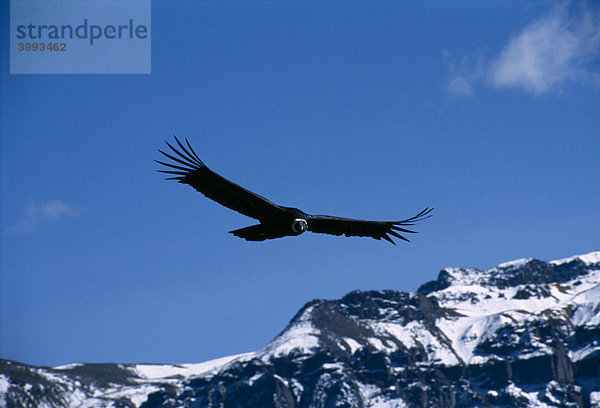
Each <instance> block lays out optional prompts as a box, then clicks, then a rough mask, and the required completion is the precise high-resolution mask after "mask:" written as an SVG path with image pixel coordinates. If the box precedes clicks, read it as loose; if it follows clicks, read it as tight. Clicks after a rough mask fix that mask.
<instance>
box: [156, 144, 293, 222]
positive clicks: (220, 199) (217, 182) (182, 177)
mask: <svg viewBox="0 0 600 408" xmlns="http://www.w3.org/2000/svg"><path fill="white" fill-rule="evenodd" d="M175 141H176V142H177V145H178V146H179V149H180V150H177V149H176V148H174V147H173V146H171V144H169V142H166V143H167V146H169V148H170V149H171V150H172V153H173V154H169V153H165V152H163V151H162V150H160V149H159V150H158V151H159V152H161V153H162V154H163V155H165V156H166V157H167V158H168V159H171V160H173V161H174V162H176V163H177V164H173V163H165V162H161V161H158V160H155V161H156V162H157V163H159V164H162V165H163V166H167V167H169V168H170V169H169V170H159V171H160V172H161V173H167V174H174V175H175V176H174V177H169V178H168V179H167V180H177V181H179V182H180V183H184V184H189V185H190V186H192V187H194V188H195V189H196V190H197V191H199V192H201V193H202V194H204V195H205V196H206V197H208V198H210V199H211V200H214V201H216V202H217V203H219V204H221V205H223V206H225V207H227V208H230V209H232V210H234V211H237V212H239V213H241V214H244V215H247V216H248V217H252V218H256V219H258V220H262V219H265V218H269V217H272V216H273V215H275V214H279V213H281V212H282V211H283V210H282V209H281V207H279V206H278V205H276V204H273V203H272V202H270V201H269V200H267V199H266V198H264V197H261V196H259V195H258V194H255V193H253V192H252V191H249V190H246V189H245V188H244V187H242V186H239V185H237V184H235V183H233V182H231V181H229V180H227V179H226V178H225V177H222V176H220V175H218V174H217V173H215V172H214V171H212V170H211V169H209V168H208V167H206V165H205V164H204V163H203V162H202V160H200V158H199V157H198V155H197V154H196V152H195V151H194V149H192V146H191V145H190V143H189V142H188V140H187V139H186V140H185V142H186V144H187V148H186V147H185V146H184V145H183V144H182V143H181V142H180V141H179V139H177V138H175Z"/></svg>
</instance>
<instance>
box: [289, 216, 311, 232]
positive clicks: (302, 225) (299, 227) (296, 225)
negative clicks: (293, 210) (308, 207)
mask: <svg viewBox="0 0 600 408" xmlns="http://www.w3.org/2000/svg"><path fill="white" fill-rule="evenodd" d="M307 229H308V224H307V223H306V220H303V219H302V218H296V219H295V220H294V222H292V231H294V232H295V233H296V234H298V235H300V234H302V233H303V232H304V231H306V230H307Z"/></svg>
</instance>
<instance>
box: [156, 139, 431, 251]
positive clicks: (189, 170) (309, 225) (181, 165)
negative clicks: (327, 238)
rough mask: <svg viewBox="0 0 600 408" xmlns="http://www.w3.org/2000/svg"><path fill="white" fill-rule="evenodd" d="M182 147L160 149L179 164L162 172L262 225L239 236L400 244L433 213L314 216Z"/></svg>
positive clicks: (242, 231)
mask: <svg viewBox="0 0 600 408" xmlns="http://www.w3.org/2000/svg"><path fill="white" fill-rule="evenodd" d="M175 141H176V142H177V145H178V146H179V149H176V148H175V147H173V146H172V145H171V144H169V142H166V143H167V146H169V148H170V149H171V154H169V153H166V152H164V151H162V150H160V149H159V152H161V153H162V154H163V155H164V156H165V157H167V158H168V159H170V160H172V161H173V162H175V163H176V164H175V163H165V162H161V161H158V160H155V161H156V162H157V163H159V164H162V165H164V166H167V167H168V168H169V170H159V171H160V172H161V173H167V174H173V175H175V176H174V177H169V178H168V179H167V180H177V181H178V182H180V183H183V184H189V185H190V186H192V187H194V188H195V189H196V190H197V191H199V192H201V193H202V194H204V195H205V196H206V197H208V198H210V199H211V200H214V201H216V202H217V203H219V204H221V205H223V206H225V207H227V208H229V209H232V210H234V211H237V212H239V213H240V214H244V215H246V216H248V217H251V218H255V219H257V220H258V221H259V224H257V225H252V226H250V227H245V228H241V229H238V230H235V231H229V232H230V233H231V234H233V235H235V236H236V237H240V238H243V239H245V240H248V241H264V240H266V239H275V238H282V237H286V236H296V235H300V234H302V233H303V232H305V231H310V232H317V233H321V234H331V235H344V236H346V237H352V236H356V237H371V238H374V239H377V240H380V239H382V238H383V239H385V240H386V241H388V242H391V243H392V244H394V245H396V244H395V243H394V241H393V239H392V238H391V237H390V235H391V236H393V237H396V238H400V239H402V240H404V241H408V239H407V238H406V237H404V236H403V235H401V233H405V234H406V233H414V232H415V231H412V230H409V229H406V228H405V227H410V226H412V225H415V224H416V223H417V222H419V221H422V220H424V219H426V218H429V217H430V216H431V211H433V208H425V209H424V210H423V211H421V212H420V213H418V214H417V215H415V216H414V217H411V218H407V219H405V220H400V221H366V220H357V219H351V218H341V217H333V216H329V215H311V214H306V213H305V212H303V211H301V210H299V209H297V208H292V207H284V206H280V205H277V204H274V203H272V202H271V201H269V200H267V199H266V198H264V197H261V196H259V195H258V194H255V193H253V192H252V191H249V190H246V189H245V188H243V187H241V186H239V185H237V184H235V183H233V182H231V181H229V180H227V179H226V178H224V177H222V176H220V175H218V174H217V173H215V172H214V171H212V170H211V169H209V168H208V167H206V165H205V164H204V163H203V162H202V160H200V158H199V157H198V155H197V154H196V152H195V151H194V149H192V146H191V145H190V143H189V142H188V140H187V139H186V140H185V142H186V145H187V147H186V146H184V145H183V144H182V143H181V142H180V141H179V140H178V139H177V138H175Z"/></svg>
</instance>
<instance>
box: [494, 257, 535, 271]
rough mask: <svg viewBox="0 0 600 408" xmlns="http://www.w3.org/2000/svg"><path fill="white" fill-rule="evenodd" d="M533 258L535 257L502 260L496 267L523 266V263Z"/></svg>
mask: <svg viewBox="0 0 600 408" xmlns="http://www.w3.org/2000/svg"><path fill="white" fill-rule="evenodd" d="M532 260H533V258H521V259H515V260H514V261H508V262H502V263H501V264H500V265H498V266H497V267H496V268H502V269H506V268H514V267H517V266H523V265H525V264H527V263H528V262H529V261H532Z"/></svg>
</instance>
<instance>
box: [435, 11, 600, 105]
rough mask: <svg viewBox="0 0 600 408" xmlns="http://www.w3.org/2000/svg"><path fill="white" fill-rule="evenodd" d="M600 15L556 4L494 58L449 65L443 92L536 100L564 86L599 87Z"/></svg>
mask: <svg viewBox="0 0 600 408" xmlns="http://www.w3.org/2000/svg"><path fill="white" fill-rule="evenodd" d="M599 57H600V9H599V8H598V7H595V8H592V7H591V6H589V7H584V6H581V5H580V6H579V7H577V8H576V7H575V6H571V5H569V4H568V3H557V4H555V5H554V7H553V8H552V9H551V10H550V11H549V12H548V13H546V14H544V15H542V16H541V17H540V18H539V19H537V20H535V21H533V22H532V23H530V24H528V25H527V26H525V27H524V28H523V29H522V30H521V32H520V33H519V34H518V35H516V36H514V37H513V38H512V39H510V41H508V43H507V45H506V46H505V47H504V49H502V51H500V52H499V53H498V54H497V55H496V56H495V57H493V58H491V59H489V60H487V61H483V62H482V61H481V59H479V58H478V59H476V60H475V59H474V58H470V57H464V58H463V60H462V62H461V64H456V63H453V62H452V61H449V58H448V57H447V52H446V54H445V56H444V58H445V60H446V61H447V64H448V71H449V76H448V79H447V82H446V88H447V90H448V91H449V92H450V93H451V94H453V95H455V96H473V95H474V90H475V87H476V86H478V85H488V86H492V87H494V88H516V89H522V90H524V91H526V92H529V93H532V94H535V95H540V94H543V93H547V92H552V91H556V90H560V89H561V87H563V86H564V85H566V84H567V83H579V84H583V85H590V84H591V85H594V86H598V85H600V70H599V69H598V59H599Z"/></svg>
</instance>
